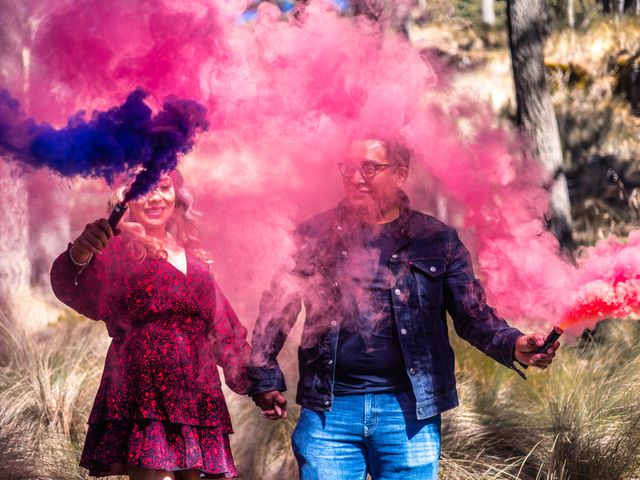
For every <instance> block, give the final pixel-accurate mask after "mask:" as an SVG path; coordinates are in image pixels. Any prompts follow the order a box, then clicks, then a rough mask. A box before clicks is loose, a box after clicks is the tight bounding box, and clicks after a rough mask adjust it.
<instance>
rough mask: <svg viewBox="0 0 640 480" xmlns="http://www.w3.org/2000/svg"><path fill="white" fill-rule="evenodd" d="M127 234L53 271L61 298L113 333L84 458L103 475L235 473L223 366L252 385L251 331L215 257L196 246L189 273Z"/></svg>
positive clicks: (235, 380) (233, 383)
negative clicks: (214, 267) (136, 251)
mask: <svg viewBox="0 0 640 480" xmlns="http://www.w3.org/2000/svg"><path fill="white" fill-rule="evenodd" d="M123 236H124V235H123ZM123 236H121V237H116V238H114V239H113V240H112V241H111V243H110V244H109V246H108V247H107V248H106V249H105V250H104V251H103V254H101V255H97V256H95V257H94V258H93V259H92V261H91V263H90V264H89V265H88V266H87V267H85V268H84V269H83V268H82V267H78V266H76V265H75V264H74V263H73V262H72V261H71V259H70V257H69V251H68V250H67V251H66V252H64V253H62V254H61V255H60V256H59V257H58V258H57V259H56V260H55V262H54V264H53V267H52V270H51V285H52V287H53V291H54V293H55V294H56V296H57V297H58V298H59V299H60V300H61V301H62V302H64V303H65V304H67V305H68V306H70V307H71V308H73V309H74V310H76V311H78V312H79V313H81V314H83V315H85V316H87V317H89V318H92V319H94V320H103V321H104V322H105V324H106V326H107V331H108V333H109V336H110V337H112V341H111V345H110V347H109V351H108V353H107V357H106V360H105V367H104V372H103V375H102V379H101V381H100V387H99V389H98V393H97V395H96V399H95V402H94V405H93V409H92V411H91V415H90V417H89V429H88V432H87V438H86V441H85V446H84V450H83V453H82V458H81V461H80V465H81V466H83V467H85V468H87V469H88V470H89V473H90V474H91V475H93V476H98V477H101V476H107V475H123V474H126V467H127V466H131V467H141V468H149V469H160V470H167V471H177V470H186V469H198V470H200V471H201V472H202V474H203V475H204V476H206V477H209V478H216V477H225V478H231V477H236V476H237V472H236V468H235V466H234V463H233V458H232V456H231V450H230V447H229V434H230V433H232V428H231V421H230V418H229V412H228V410H227V405H226V403H225V399H224V396H223V393H222V390H221V382H220V376H219V375H218V369H217V366H218V365H220V366H221V367H222V368H223V371H224V376H225V381H226V383H227V385H229V387H230V388H232V389H233V390H234V391H236V392H237V393H240V394H243V393H246V392H247V390H248V389H249V384H248V381H247V378H246V375H245V367H246V362H247V359H248V355H249V351H250V348H249V345H248V344H247V342H246V333H247V332H246V329H245V328H244V327H243V326H242V325H241V324H240V322H239V321H238V318H237V317H236V315H235V313H234V312H233V310H232V309H231V307H230V306H229V303H228V302H227V300H226V299H225V297H224V296H223V294H222V293H221V291H220V289H219V288H218V286H217V284H216V283H215V281H214V280H213V277H212V275H211V273H210V271H209V267H208V265H207V264H205V263H204V262H201V261H200V260H198V259H197V258H195V257H194V256H192V255H191V254H189V253H188V252H187V273H186V274H184V273H182V272H181V271H179V270H178V269H176V268H175V267H174V266H173V265H171V264H170V263H169V262H167V261H165V260H163V259H156V258H146V259H144V260H143V261H137V260H135V259H134V258H133V256H132V255H131V253H130V250H129V248H128V246H127V245H126V240H125V239H123V238H122V237H123Z"/></svg>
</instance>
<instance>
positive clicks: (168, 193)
mask: <svg viewBox="0 0 640 480" xmlns="http://www.w3.org/2000/svg"><path fill="white" fill-rule="evenodd" d="M175 206H176V191H175V189H174V187H173V180H172V179H171V177H170V176H169V175H163V176H162V177H161V178H160V181H159V182H158V184H157V185H156V187H155V188H154V189H153V190H152V191H150V192H149V193H147V194H146V195H145V196H144V197H141V198H139V199H137V200H135V201H132V202H130V203H129V212H130V215H131V219H132V220H133V221H134V222H138V223H140V224H141V225H142V226H143V227H144V228H145V230H147V231H150V230H157V229H158V228H164V227H165V226H166V224H167V222H168V221H169V219H170V218H171V215H173V210H174V209H175Z"/></svg>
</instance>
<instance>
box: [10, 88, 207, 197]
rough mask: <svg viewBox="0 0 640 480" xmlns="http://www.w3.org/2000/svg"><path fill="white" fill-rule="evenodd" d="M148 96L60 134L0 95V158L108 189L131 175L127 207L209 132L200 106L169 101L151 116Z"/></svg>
mask: <svg viewBox="0 0 640 480" xmlns="http://www.w3.org/2000/svg"><path fill="white" fill-rule="evenodd" d="M146 96H147V94H146V92H144V91H143V90H141V89H137V90H134V91H133V92H131V93H130V94H129V96H128V97H127V99H126V101H125V102H124V103H123V104H122V105H120V106H118V107H114V108H111V109H110V110H107V111H106V112H93V114H92V116H91V119H90V120H88V121H87V120H85V114H84V112H82V111H80V112H78V113H76V114H75V115H74V116H73V117H71V118H70V119H69V122H68V124H67V126H66V127H64V128H61V129H59V130H58V129H55V128H53V127H52V126H51V125H49V124H47V123H41V124H38V123H36V122H35V121H34V120H33V119H31V118H27V117H26V116H25V115H24V113H23V112H22V111H21V110H20V103H19V102H18V101H17V100H16V99H14V98H12V97H11V95H10V94H9V93H8V92H7V91H6V90H0V156H3V157H9V158H12V159H13V160H15V161H17V162H20V163H22V164H24V165H28V166H31V167H33V168H42V167H47V168H49V169H51V170H53V171H54V172H57V173H59V174H60V175H63V176H65V177H72V176H76V175H80V176H83V177H100V178H104V179H105V180H106V181H107V183H109V184H111V183H112V182H113V180H114V178H115V177H116V176H117V175H119V174H122V173H125V172H130V171H132V170H134V169H135V170H136V171H137V174H136V178H135V180H134V182H133V184H132V185H131V187H130V188H129V190H128V192H127V194H126V196H125V202H128V201H129V200H133V199H135V198H137V197H139V196H141V195H144V194H145V193H147V192H148V191H149V190H150V189H151V188H152V187H153V186H154V185H155V184H156V183H157V182H158V180H159V179H160V176H161V175H162V174H163V173H165V172H169V171H171V170H174V169H175V168H176V166H177V163H178V157H179V156H180V155H183V154H185V153H187V152H189V151H190V150H191V149H192V148H193V142H194V137H195V134H196V133H197V132H200V131H204V130H206V129H207V128H208V122H207V119H206V114H207V110H206V108H205V107H204V106H202V105H200V104H199V103H197V102H195V101H193V100H183V99H179V98H176V97H168V98H166V99H165V101H164V104H163V108H162V110H161V111H159V112H158V113H157V114H156V115H155V116H154V115H153V114H152V111H151V109H150V108H149V106H148V105H146V104H145V103H144V99H145V98H146Z"/></svg>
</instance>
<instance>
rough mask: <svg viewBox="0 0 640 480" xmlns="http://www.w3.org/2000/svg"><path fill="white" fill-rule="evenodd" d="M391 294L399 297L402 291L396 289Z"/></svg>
mask: <svg viewBox="0 0 640 480" xmlns="http://www.w3.org/2000/svg"><path fill="white" fill-rule="evenodd" d="M393 293H395V294H396V295H397V296H400V294H402V290H400V289H399V288H396V289H395V290H394V291H393Z"/></svg>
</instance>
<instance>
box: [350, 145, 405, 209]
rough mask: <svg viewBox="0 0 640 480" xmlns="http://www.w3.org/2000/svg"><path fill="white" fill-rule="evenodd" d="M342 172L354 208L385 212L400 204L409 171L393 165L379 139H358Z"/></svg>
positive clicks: (351, 148) (352, 146)
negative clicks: (402, 188)
mask: <svg viewBox="0 0 640 480" xmlns="http://www.w3.org/2000/svg"><path fill="white" fill-rule="evenodd" d="M341 173H342V181H343V184H344V189H345V194H346V198H347V201H348V202H349V204H350V205H351V206H352V207H354V208H356V209H364V210H367V211H369V212H371V213H379V212H383V213H384V212H386V211H387V210H389V209H390V208H392V207H394V206H396V204H397V203H398V190H399V189H400V188H401V187H402V186H403V185H404V183H405V181H406V180H407V174H408V173H409V172H408V169H407V168H405V167H399V166H398V165H393V164H391V162H390V160H388V159H387V155H386V151H385V147H384V145H383V144H382V142H380V141H379V140H356V141H354V142H351V144H350V145H349V148H348V150H347V156H346V158H345V161H344V163H343V164H342V165H341Z"/></svg>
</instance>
